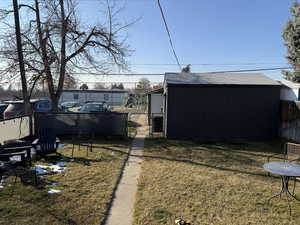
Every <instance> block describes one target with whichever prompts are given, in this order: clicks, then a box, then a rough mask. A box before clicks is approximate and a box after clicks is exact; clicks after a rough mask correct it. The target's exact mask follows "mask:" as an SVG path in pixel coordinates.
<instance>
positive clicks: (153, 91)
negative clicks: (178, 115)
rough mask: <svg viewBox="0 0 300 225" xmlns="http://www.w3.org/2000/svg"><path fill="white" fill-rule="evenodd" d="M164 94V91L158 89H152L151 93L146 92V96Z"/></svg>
mask: <svg viewBox="0 0 300 225" xmlns="http://www.w3.org/2000/svg"><path fill="white" fill-rule="evenodd" d="M163 92H164V89H163V88H158V89H154V90H151V91H148V92H147V93H146V94H148V95H149V94H162V93H163Z"/></svg>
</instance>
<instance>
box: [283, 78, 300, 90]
mask: <svg viewBox="0 0 300 225" xmlns="http://www.w3.org/2000/svg"><path fill="white" fill-rule="evenodd" d="M278 82H279V83H281V84H282V86H283V87H285V88H292V89H300V84H299V83H294V82H292V81H289V80H285V79H283V80H279V81H278Z"/></svg>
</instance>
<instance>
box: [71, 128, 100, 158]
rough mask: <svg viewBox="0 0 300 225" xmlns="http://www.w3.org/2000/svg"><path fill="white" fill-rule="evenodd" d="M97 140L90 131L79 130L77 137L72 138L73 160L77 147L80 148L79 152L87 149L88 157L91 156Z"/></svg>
mask: <svg viewBox="0 0 300 225" xmlns="http://www.w3.org/2000/svg"><path fill="white" fill-rule="evenodd" d="M94 140H95V134H94V133H93V132H90V131H83V130H79V131H78V133H77V135H73V137H72V144H73V147H72V158H73V155H74V150H75V145H77V146H78V150H79V151H80V148H81V147H86V156H88V155H89V151H90V152H92V151H93V143H94Z"/></svg>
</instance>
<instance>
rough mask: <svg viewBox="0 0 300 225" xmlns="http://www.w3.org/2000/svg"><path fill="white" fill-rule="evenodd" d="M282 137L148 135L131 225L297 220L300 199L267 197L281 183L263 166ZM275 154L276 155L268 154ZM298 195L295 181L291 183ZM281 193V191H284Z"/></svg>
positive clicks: (299, 218) (264, 223)
mask: <svg viewBox="0 0 300 225" xmlns="http://www.w3.org/2000/svg"><path fill="white" fill-rule="evenodd" d="M281 151H282V148H281V143H280V142H279V141H273V142H268V143H244V144H197V143H195V142H189V141H174V140H173V141H172V140H164V139H158V138H152V139H151V138H149V139H147V140H146V142H145V150H144V162H143V164H142V174H141V177H140V179H139V186H138V194H137V200H136V205H135V215H134V225H145V224H147V225H158V224H170V225H171V224H174V220H175V219H177V218H179V217H180V216H182V217H183V218H184V219H188V220H191V222H192V225H200V224H201V225H203V224H214V225H216V224H223V225H231V224H232V225H233V224H234V225H235V224H239V225H240V224H247V225H249V224H255V225H256V224H258V225H260V224H261V225H267V224H272V225H273V224H280V225H281V224H300V203H296V202H295V201H292V202H291V205H292V216H291V217H290V216H289V211H288V205H287V202H286V201H285V199H284V198H283V199H280V198H276V199H274V200H273V201H271V203H270V204H267V200H268V198H270V197H271V196H273V195H275V194H277V193H278V192H279V191H280V188H281V180H280V179H279V177H274V176H271V177H268V176H266V175H267V173H266V172H265V171H264V169H263V168H262V165H263V163H265V162H266V160H267V156H268V155H271V154H274V152H281ZM273 160H280V159H273ZM296 193H298V194H299V195H300V184H299V183H298V185H297V186H296ZM284 197H285V196H284Z"/></svg>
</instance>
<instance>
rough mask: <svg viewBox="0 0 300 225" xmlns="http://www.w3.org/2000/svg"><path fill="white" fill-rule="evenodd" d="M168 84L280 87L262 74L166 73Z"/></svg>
mask: <svg viewBox="0 0 300 225" xmlns="http://www.w3.org/2000/svg"><path fill="white" fill-rule="evenodd" d="M165 83H166V84H177V85H180V84H191V85H192V84H198V85H280V83H278V82H277V81H275V80H273V79H271V78H269V77H267V76H265V75H263V74H260V73H166V74H165Z"/></svg>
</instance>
